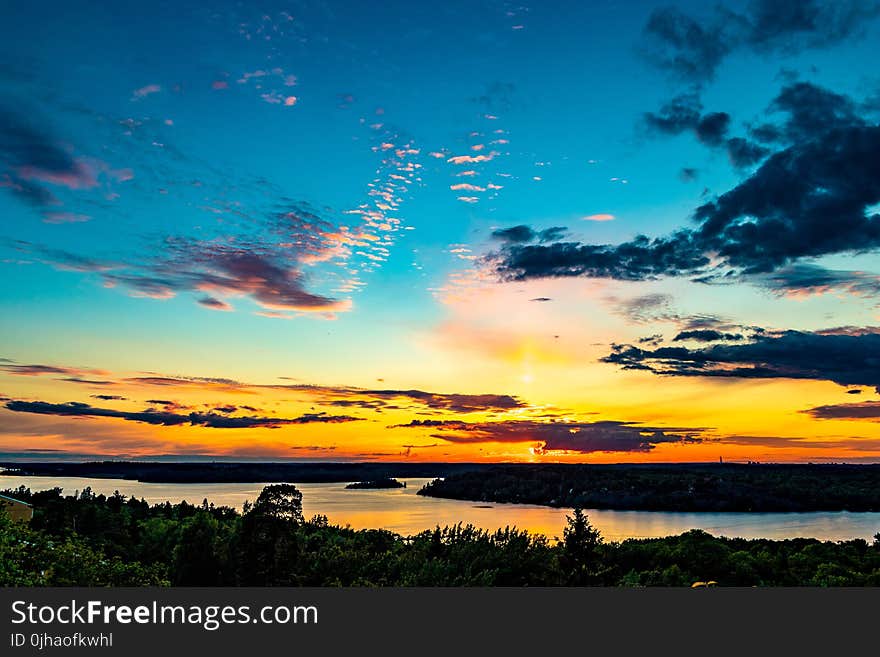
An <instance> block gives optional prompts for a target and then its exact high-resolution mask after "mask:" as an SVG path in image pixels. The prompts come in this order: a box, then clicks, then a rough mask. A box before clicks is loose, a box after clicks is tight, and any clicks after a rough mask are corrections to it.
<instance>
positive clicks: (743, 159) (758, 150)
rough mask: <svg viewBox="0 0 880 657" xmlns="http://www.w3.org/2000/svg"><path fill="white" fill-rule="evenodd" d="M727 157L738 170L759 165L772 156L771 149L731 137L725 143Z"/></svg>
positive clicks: (740, 138)
mask: <svg viewBox="0 0 880 657" xmlns="http://www.w3.org/2000/svg"><path fill="white" fill-rule="evenodd" d="M725 148H726V149H727V157H728V158H729V159H730V163H731V164H732V165H733V166H735V167H736V168H737V169H746V168H748V167H750V166H752V165H755V164H757V163H758V162H760V161H761V160H763V159H764V158H765V157H767V156H768V155H769V154H770V149H769V148H765V147H763V146H761V145H760V144H756V143H755V142H752V141H749V140H748V139H744V138H743V137H731V138H730V139H728V140H727V141H726V142H725Z"/></svg>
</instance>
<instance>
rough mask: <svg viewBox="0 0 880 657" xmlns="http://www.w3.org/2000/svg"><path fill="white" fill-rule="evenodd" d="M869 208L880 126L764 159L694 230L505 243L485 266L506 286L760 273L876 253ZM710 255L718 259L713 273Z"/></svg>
mask: <svg viewBox="0 0 880 657" xmlns="http://www.w3.org/2000/svg"><path fill="white" fill-rule="evenodd" d="M878 201H880V126H853V127H842V128H835V129H833V130H830V131H827V132H826V133H824V134H823V135H821V136H819V137H817V138H815V139H813V140H812V141H808V142H802V143H797V144H794V145H792V146H789V147H787V148H785V149H783V150H781V151H779V152H777V153H775V154H773V155H772V156H770V157H769V158H768V159H767V160H766V161H765V162H764V163H763V164H762V165H761V166H760V167H759V168H758V169H757V170H756V171H755V172H754V173H753V174H752V175H751V176H749V177H748V178H747V179H745V180H744V181H743V182H742V183H740V184H739V185H737V186H736V187H734V188H733V189H731V190H730V191H728V192H726V193H724V194H722V195H721V196H720V197H718V198H717V199H715V200H713V201H710V202H708V203H706V204H704V205H702V206H700V207H699V208H697V209H696V210H695V211H694V214H693V219H694V221H695V222H696V223H697V227H696V228H695V229H682V230H679V231H678V232H676V233H673V234H672V235H670V236H668V237H657V238H649V237H647V236H644V235H640V236H637V237H636V238H635V239H633V240H631V241H629V242H624V243H622V244H617V245H608V244H599V245H597V244H583V243H578V242H555V243H551V244H521V243H516V244H506V245H503V246H502V249H501V251H500V252H499V253H495V254H491V255H490V257H489V262H491V263H492V264H493V265H494V266H495V268H496V271H497V272H498V274H499V275H500V276H501V277H502V278H503V279H507V280H526V279H530V278H541V277H570V276H583V277H591V278H615V279H621V280H647V279H654V278H658V277H661V276H684V275H691V276H700V277H701V280H703V281H708V280H711V279H715V280H718V278H719V276H721V275H724V274H726V275H730V274H747V275H749V274H766V273H770V272H773V271H776V270H779V269H781V268H783V267H784V266H786V265H788V264H789V263H791V262H793V261H796V260H798V259H800V258H811V257H818V256H822V255H828V254H835V253H855V252H865V251H868V250H871V249H875V248H877V247H878V246H880V214H877V213H873V214H872V213H871V210H870V209H871V208H872V207H873V206H874V205H875V204H876V203H878ZM710 256H714V257H716V258H717V260H719V265H718V266H716V267H715V268H713V269H710V268H709V267H708V265H709V262H710V260H709V258H710ZM724 268H726V269H727V271H726V272H725V271H721V270H723V269H724Z"/></svg>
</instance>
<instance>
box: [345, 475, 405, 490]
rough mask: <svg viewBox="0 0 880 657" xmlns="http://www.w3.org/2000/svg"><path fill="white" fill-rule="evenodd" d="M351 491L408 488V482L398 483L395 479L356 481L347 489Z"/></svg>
mask: <svg viewBox="0 0 880 657" xmlns="http://www.w3.org/2000/svg"><path fill="white" fill-rule="evenodd" d="M345 488H346V489H349V490H364V489H371V488H406V482H400V481H397V479H394V478H393V477H383V478H381V479H371V480H370V481H356V482H354V483H353V484H349V485H348V486H346V487H345Z"/></svg>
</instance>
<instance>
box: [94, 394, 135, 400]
mask: <svg viewBox="0 0 880 657" xmlns="http://www.w3.org/2000/svg"><path fill="white" fill-rule="evenodd" d="M89 397H91V398H92V399H103V400H104V401H125V400H126V398H125V397H120V396H119V395H89Z"/></svg>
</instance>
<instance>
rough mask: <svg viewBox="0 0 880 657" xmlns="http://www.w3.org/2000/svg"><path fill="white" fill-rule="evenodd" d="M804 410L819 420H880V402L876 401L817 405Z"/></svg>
mask: <svg viewBox="0 0 880 657" xmlns="http://www.w3.org/2000/svg"><path fill="white" fill-rule="evenodd" d="M802 412H803V413H806V414H807V415H809V416H811V417H814V418H816V419H818V420H868V421H870V422H880V402H876V401H866V402H859V403H857V404H831V405H828V406H817V407H815V408H810V409H807V410H805V411H802Z"/></svg>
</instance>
